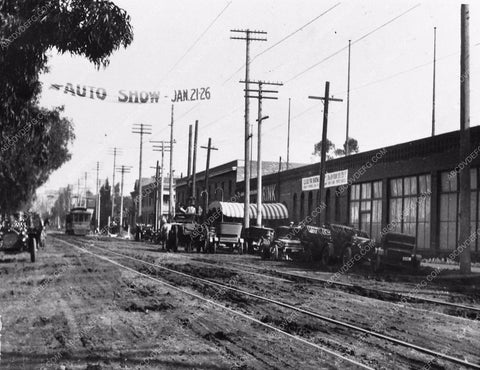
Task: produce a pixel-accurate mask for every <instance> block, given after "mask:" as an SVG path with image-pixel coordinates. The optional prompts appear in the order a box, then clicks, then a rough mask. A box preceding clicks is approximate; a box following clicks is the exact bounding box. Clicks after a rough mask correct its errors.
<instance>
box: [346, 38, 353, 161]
mask: <svg viewBox="0 0 480 370" xmlns="http://www.w3.org/2000/svg"><path fill="white" fill-rule="evenodd" d="M351 44H352V40H348V82H347V133H346V135H345V156H347V155H349V154H350V153H349V152H350V148H349V146H348V130H349V125H350V47H351Z"/></svg>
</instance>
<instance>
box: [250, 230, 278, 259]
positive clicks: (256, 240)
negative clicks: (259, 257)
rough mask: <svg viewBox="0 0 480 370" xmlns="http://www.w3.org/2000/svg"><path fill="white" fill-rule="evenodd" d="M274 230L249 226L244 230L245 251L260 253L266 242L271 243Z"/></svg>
mask: <svg viewBox="0 0 480 370" xmlns="http://www.w3.org/2000/svg"><path fill="white" fill-rule="evenodd" d="M273 235H274V230H273V229H271V228H269V227H263V226H251V227H249V228H248V229H246V230H245V235H244V239H245V249H246V250H247V253H250V254H255V253H260V252H261V251H262V249H263V248H262V247H263V244H265V242H266V240H268V241H270V242H271V241H272V240H273Z"/></svg>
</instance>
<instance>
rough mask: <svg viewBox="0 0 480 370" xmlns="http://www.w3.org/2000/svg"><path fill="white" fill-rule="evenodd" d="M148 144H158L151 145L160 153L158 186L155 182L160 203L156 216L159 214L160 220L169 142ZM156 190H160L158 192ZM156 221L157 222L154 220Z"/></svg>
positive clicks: (161, 141)
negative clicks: (166, 153)
mask: <svg viewBox="0 0 480 370" xmlns="http://www.w3.org/2000/svg"><path fill="white" fill-rule="evenodd" d="M150 142H151V143H156V144H158V145H153V151H154V152H162V160H161V162H160V163H161V164H160V184H158V181H157V193H159V194H158V198H157V199H160V202H159V204H158V206H157V214H159V216H160V218H161V217H162V216H163V178H164V176H165V152H169V151H170V150H171V147H170V144H169V142H168V141H165V140H159V141H150ZM158 188H160V192H158ZM158 210H159V211H158ZM157 217H158V216H157ZM156 221H158V220H157V219H156Z"/></svg>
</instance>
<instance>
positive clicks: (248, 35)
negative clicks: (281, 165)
mask: <svg viewBox="0 0 480 370" xmlns="http://www.w3.org/2000/svg"><path fill="white" fill-rule="evenodd" d="M230 32H235V33H243V34H244V35H245V37H236V36H233V37H230V39H232V40H244V41H245V44H246V53H245V54H246V55H245V91H248V90H249V88H250V86H249V81H250V42H251V41H267V39H266V38H265V37H254V36H255V35H266V34H267V33H266V32H265V31H252V30H249V29H246V30H230ZM249 103H250V101H249V98H248V94H245V200H244V208H243V209H244V215H243V227H244V228H245V229H248V228H249V227H250V216H249V208H250V148H249V147H250V142H249V141H250V123H249V115H250V105H249Z"/></svg>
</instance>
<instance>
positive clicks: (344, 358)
mask: <svg viewBox="0 0 480 370" xmlns="http://www.w3.org/2000/svg"><path fill="white" fill-rule="evenodd" d="M58 240H59V241H61V242H63V243H65V244H67V245H70V246H72V247H74V248H76V249H78V250H81V251H82V252H85V253H88V254H90V255H92V256H94V257H97V258H99V259H102V260H104V261H107V262H109V263H111V264H114V265H116V266H118V267H120V268H123V269H124V270H127V271H130V272H132V273H134V274H137V275H140V276H142V277H144V278H147V279H150V280H152V281H154V282H157V283H160V284H162V285H164V286H167V287H169V288H171V289H173V290H176V291H178V292H180V293H182V294H186V295H189V296H192V297H194V298H196V299H198V300H201V301H204V302H207V303H210V304H212V305H214V306H216V307H218V308H221V309H223V310H226V311H228V312H230V313H233V314H235V315H237V316H240V317H243V318H244V319H246V320H249V321H252V322H254V323H256V324H258V325H261V326H263V327H266V328H268V329H270V330H273V331H275V332H277V333H281V334H283V335H285V336H288V337H289V338H291V339H294V340H297V341H299V342H302V343H304V344H307V345H309V346H311V347H314V348H316V349H318V350H320V351H322V352H324V353H328V354H330V355H332V356H335V357H337V358H339V359H341V360H343V361H347V362H349V363H350V364H352V365H356V366H359V367H361V368H363V369H369V370H374V369H373V368H372V367H369V366H367V365H365V364H362V363H360V362H358V361H356V360H353V359H350V358H348V357H345V356H343V355H341V354H339V353H337V352H335V351H332V350H330V349H328V348H325V347H322V346H320V345H318V344H316V343H313V342H310V341H308V340H306V339H304V338H301V337H299V336H297V335H293V334H290V333H288V332H286V331H284V330H281V329H279V328H277V327H275V326H273V325H269V324H267V323H265V322H262V321H261V320H258V319H256V318H254V317H252V316H250V315H247V314H245V313H243V312H240V311H237V310H234V309H232V308H230V307H227V306H225V305H222V304H220V303H218V302H215V301H213V300H211V299H208V298H205V297H203V296H201V295H199V294H196V293H193V292H189V291H187V290H184V289H182V288H179V287H178V286H175V285H172V284H170V283H168V282H166V281H163V280H161V279H159V278H156V277H153V276H151V275H148V274H145V273H143V272H140V271H137V270H136V269H134V268H131V267H128V266H125V265H122V264H121V263H119V262H117V261H114V260H112V259H110V258H109V257H106V256H103V255H100V254H96V253H93V252H92V251H89V250H88V249H86V248H84V247H80V246H77V245H75V244H73V243H70V242H67V241H65V240H62V239H58ZM94 247H95V246H94ZM96 248H98V249H102V250H105V251H107V252H110V253H113V254H119V255H121V253H116V252H112V251H108V250H107V249H105V248H102V247H96ZM121 257H123V258H127V257H128V258H131V259H134V258H132V257H129V256H125V255H121ZM136 260H137V261H138V262H142V263H146V264H150V263H148V262H146V261H142V260H138V259H136ZM152 265H153V264H152ZM172 271H174V270H172ZM192 278H195V277H192ZM198 279H201V278H198ZM225 287H227V286H225Z"/></svg>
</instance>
